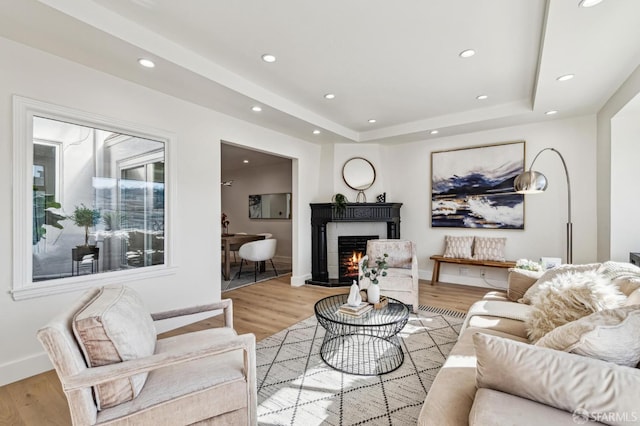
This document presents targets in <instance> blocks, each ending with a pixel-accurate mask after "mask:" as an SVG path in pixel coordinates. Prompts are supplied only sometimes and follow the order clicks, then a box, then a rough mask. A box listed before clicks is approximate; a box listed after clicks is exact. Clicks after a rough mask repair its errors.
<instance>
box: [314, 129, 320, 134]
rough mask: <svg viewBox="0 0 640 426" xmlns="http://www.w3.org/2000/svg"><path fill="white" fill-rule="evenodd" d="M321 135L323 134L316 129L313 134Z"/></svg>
mask: <svg viewBox="0 0 640 426" xmlns="http://www.w3.org/2000/svg"><path fill="white" fill-rule="evenodd" d="M320 133H322V132H321V131H320V130H318V129H315V130H314V131H313V134H314V135H319V134H320Z"/></svg>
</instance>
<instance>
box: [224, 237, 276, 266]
mask: <svg viewBox="0 0 640 426" xmlns="http://www.w3.org/2000/svg"><path fill="white" fill-rule="evenodd" d="M234 235H247V233H246V232H236V233H235V234H234ZM265 238H266V237H265ZM240 247H242V244H231V245H230V246H229V251H231V253H233V261H234V263H235V262H237V261H238V260H237V259H236V253H237V252H238V250H240ZM222 248H223V249H224V247H222Z"/></svg>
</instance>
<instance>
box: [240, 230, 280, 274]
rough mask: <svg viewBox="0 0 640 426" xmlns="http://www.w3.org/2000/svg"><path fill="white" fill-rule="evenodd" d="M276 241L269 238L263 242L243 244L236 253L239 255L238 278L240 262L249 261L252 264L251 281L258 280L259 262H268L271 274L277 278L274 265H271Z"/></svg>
mask: <svg viewBox="0 0 640 426" xmlns="http://www.w3.org/2000/svg"><path fill="white" fill-rule="evenodd" d="M277 244H278V240H276V239H274V238H269V239H265V240H258V241H252V242H250V243H245V244H243V245H242V247H240V250H239V251H238V253H239V254H240V259H241V261H240V270H239V271H238V277H239V276H240V274H242V263H243V262H242V260H250V261H252V262H254V264H253V280H254V281H257V280H258V268H259V265H260V262H265V261H267V260H268V261H270V262H271V266H272V267H273V272H275V275H276V276H278V271H277V270H276V265H274V264H273V257H274V256H275V255H276V247H277Z"/></svg>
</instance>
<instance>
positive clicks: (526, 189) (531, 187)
mask: <svg viewBox="0 0 640 426" xmlns="http://www.w3.org/2000/svg"><path fill="white" fill-rule="evenodd" d="M545 151H553V152H555V153H556V154H558V156H559V157H560V160H561V161H562V165H563V167H564V174H565V176H566V177H567V205H568V215H567V263H573V224H572V223H571V181H570V180H569V170H568V169H567V163H566V162H565V161H564V157H563V156H562V154H560V151H558V150H557V149H555V148H544V149H543V150H541V151H540V152H538V153H537V154H536V156H535V157H534V158H533V161H532V162H531V167H529V171H526V172H524V173H521V174H519V175H518V176H516V179H515V181H514V184H513V188H514V190H515V191H516V192H517V193H519V194H539V193H541V192H544V191H545V190H546V189H547V183H548V182H547V178H546V177H545V175H543V174H542V173H540V172H536V171H534V170H533V164H534V163H535V162H536V160H537V159H538V157H539V156H540V154H542V153H543V152H545Z"/></svg>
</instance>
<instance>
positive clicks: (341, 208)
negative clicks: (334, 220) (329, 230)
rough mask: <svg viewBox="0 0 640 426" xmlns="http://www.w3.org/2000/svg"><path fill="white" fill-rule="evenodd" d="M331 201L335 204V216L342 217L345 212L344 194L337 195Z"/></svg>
mask: <svg viewBox="0 0 640 426" xmlns="http://www.w3.org/2000/svg"><path fill="white" fill-rule="evenodd" d="M331 201H333V203H334V204H335V210H336V214H337V215H339V216H342V215H343V214H344V212H346V211H347V203H348V202H349V200H347V197H346V196H345V195H344V194H340V193H337V194H335V195H334V196H333V197H332V198H331Z"/></svg>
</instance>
